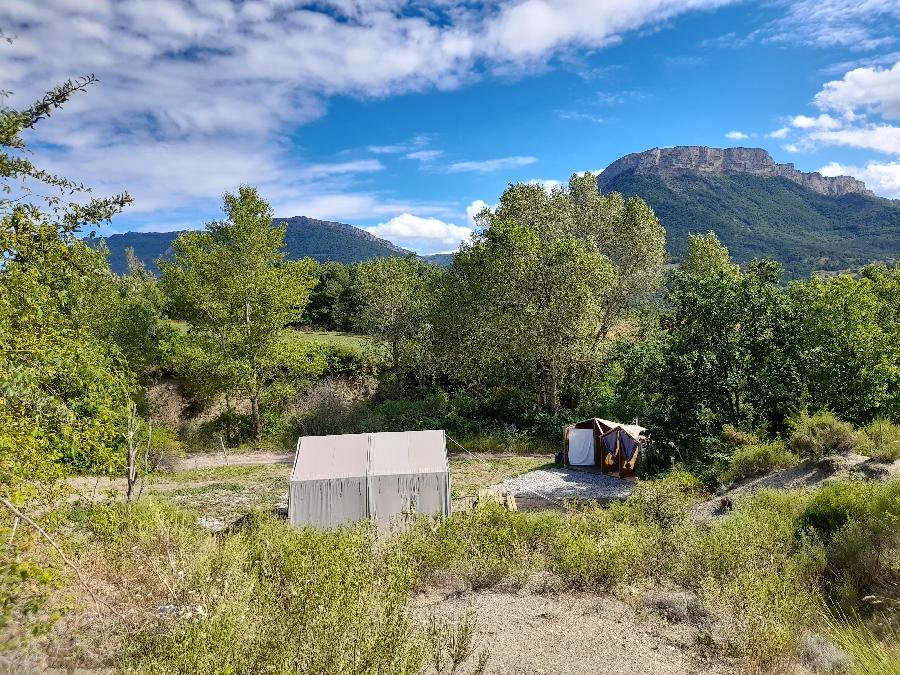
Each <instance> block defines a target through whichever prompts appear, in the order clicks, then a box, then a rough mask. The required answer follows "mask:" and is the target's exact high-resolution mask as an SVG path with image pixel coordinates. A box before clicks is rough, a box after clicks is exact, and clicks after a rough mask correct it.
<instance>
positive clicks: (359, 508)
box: [288, 476, 369, 527]
mask: <svg viewBox="0 0 900 675" xmlns="http://www.w3.org/2000/svg"><path fill="white" fill-rule="evenodd" d="M366 492H367V490H366V478H365V476H351V477H347V478H330V479H320V480H304V481H292V482H291V484H290V491H289V493H288V520H289V521H290V523H291V525H295V526H297V527H303V526H306V525H314V526H317V527H336V526H338V525H346V524H349V523H355V522H356V521H358V520H361V519H363V518H365V517H366V516H367V514H368V510H369V507H368V500H367V495H366Z"/></svg>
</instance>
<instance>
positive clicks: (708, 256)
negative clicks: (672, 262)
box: [678, 232, 740, 276]
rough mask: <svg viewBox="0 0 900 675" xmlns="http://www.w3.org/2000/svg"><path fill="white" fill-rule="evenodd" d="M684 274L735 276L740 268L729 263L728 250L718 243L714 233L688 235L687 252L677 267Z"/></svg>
mask: <svg viewBox="0 0 900 675" xmlns="http://www.w3.org/2000/svg"><path fill="white" fill-rule="evenodd" d="M678 268H679V269H680V270H681V271H682V272H684V273H685V274H692V275H695V276H707V275H710V274H719V273H722V274H729V275H736V274H738V273H739V272H740V268H739V267H738V266H737V265H735V264H734V263H733V262H731V256H729V255H728V249H727V248H725V246H724V245H723V244H722V242H720V241H719V238H718V237H717V236H716V233H715V232H707V233H706V234H689V235H688V251H687V255H685V257H684V260H682V261H681V265H679V267H678Z"/></svg>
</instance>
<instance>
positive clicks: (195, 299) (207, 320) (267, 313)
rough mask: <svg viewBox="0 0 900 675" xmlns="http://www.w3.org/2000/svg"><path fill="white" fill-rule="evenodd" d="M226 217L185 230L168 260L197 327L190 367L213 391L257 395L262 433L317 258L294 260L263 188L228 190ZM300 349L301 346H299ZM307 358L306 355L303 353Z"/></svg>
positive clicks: (253, 403)
mask: <svg viewBox="0 0 900 675" xmlns="http://www.w3.org/2000/svg"><path fill="white" fill-rule="evenodd" d="M224 209H225V213H226V215H227V220H226V221H214V222H211V223H208V224H207V226H206V230H205V231H202V232H186V233H183V234H181V235H179V237H178V239H176V240H175V242H174V244H173V248H174V249H175V256H174V258H173V259H172V260H171V261H169V262H161V263H160V268H161V269H162V285H163V289H164V292H165V294H166V296H167V297H168V298H169V301H170V307H171V312H172V315H173V317H175V318H179V319H183V320H185V321H186V322H187V323H188V325H189V327H190V348H189V354H190V369H191V371H192V373H193V376H194V378H193V379H194V382H195V383H197V382H199V383H200V385H201V388H203V389H204V390H205V391H206V392H207V393H208V394H209V395H212V394H216V393H224V394H226V399H227V401H228V407H229V411H230V399H229V398H228V397H229V396H230V394H231V393H232V392H241V393H242V394H243V395H244V396H245V397H246V398H247V400H248V401H249V403H250V412H251V415H252V417H253V427H254V433H255V436H256V440H257V442H259V441H261V440H262V422H261V416H260V409H259V405H260V399H261V397H262V396H263V394H265V393H266V389H267V388H268V387H269V386H270V385H271V384H272V383H273V381H274V375H275V371H277V370H278V368H279V367H280V365H279V364H280V363H281V359H279V358H277V356H278V354H279V353H283V352H284V351H285V350H287V349H289V347H286V346H285V340H286V333H285V327H286V326H287V325H288V324H291V323H296V322H299V321H300V319H301V316H302V314H303V310H304V308H305V307H306V305H307V303H308V302H309V295H310V291H311V290H312V288H313V286H314V285H315V283H316V276H315V268H316V265H315V262H313V261H312V260H310V259H304V260H300V261H294V262H286V261H285V260H284V253H283V252H282V246H283V243H284V232H285V227H284V225H281V226H273V225H272V211H271V208H270V206H269V205H268V204H267V203H266V202H265V201H264V200H263V199H262V198H260V196H259V195H258V194H257V191H256V189H255V188H252V187H249V186H241V187H240V188H239V189H238V192H237V193H236V194H232V193H226V194H225V196H224ZM297 349H300V348H299V347H298V348H296V349H295V351H296V350H297ZM301 360H302V359H301Z"/></svg>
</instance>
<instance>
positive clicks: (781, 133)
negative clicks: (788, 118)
mask: <svg viewBox="0 0 900 675" xmlns="http://www.w3.org/2000/svg"><path fill="white" fill-rule="evenodd" d="M789 133H791V130H790V129H789V128H788V127H781V128H780V129H776V130H775V131H772V132H770V133H768V134H766V135H767V136H768V137H769V138H787V135H788V134H789Z"/></svg>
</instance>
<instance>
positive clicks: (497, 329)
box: [436, 175, 665, 412]
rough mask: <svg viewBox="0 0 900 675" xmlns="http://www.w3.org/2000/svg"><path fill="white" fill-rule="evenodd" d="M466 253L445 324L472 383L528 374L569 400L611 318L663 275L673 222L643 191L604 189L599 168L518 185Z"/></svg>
mask: <svg viewBox="0 0 900 675" xmlns="http://www.w3.org/2000/svg"><path fill="white" fill-rule="evenodd" d="M479 220H480V224H481V225H482V226H483V227H484V230H483V232H482V233H480V234H477V235H475V236H474V237H473V239H472V241H471V242H470V243H468V244H467V245H465V246H463V248H462V249H461V251H460V252H459V253H458V254H457V255H456V256H455V257H454V263H453V265H452V266H451V268H450V272H449V279H448V288H447V292H446V293H445V302H444V309H443V311H442V316H443V319H442V320H441V326H440V330H438V331H436V332H437V333H438V334H439V335H440V336H441V339H442V340H443V341H444V343H445V345H446V349H449V351H450V354H449V355H448V358H447V363H448V364H452V366H453V367H454V368H455V369H456V370H457V371H458V372H459V376H460V377H462V378H465V379H466V381H467V382H468V384H470V385H472V386H478V385H479V384H480V385H482V386H483V385H484V384H485V382H486V380H487V379H493V381H494V382H497V381H498V380H499V379H507V380H509V379H512V378H517V379H518V380H519V381H521V382H522V383H523V384H525V385H526V386H528V387H530V388H531V389H532V391H533V392H534V395H535V400H536V403H537V404H538V405H539V406H540V407H541V408H543V409H545V410H549V411H551V412H556V411H558V410H559V408H560V406H561V403H562V395H563V389H564V387H565V385H566V383H568V382H571V379H572V377H573V376H574V374H575V373H576V372H577V371H578V370H579V369H583V367H584V365H585V364H586V363H588V362H594V363H596V362H597V359H598V357H599V356H600V355H601V348H602V347H605V345H606V344H607V342H608V338H609V334H610V330H611V329H612V327H613V326H615V325H616V324H617V323H618V322H620V321H621V319H622V318H623V317H624V316H625V315H626V312H627V311H628V310H629V308H630V307H631V306H633V305H634V304H635V303H636V302H637V301H638V300H639V299H640V298H642V297H644V296H646V294H648V293H650V292H652V291H654V290H656V289H657V288H658V287H659V284H660V283H661V281H662V278H663V261H664V256H665V253H664V239H665V233H664V230H663V229H662V227H661V226H660V224H659V222H658V221H657V220H656V218H655V217H654V216H653V212H652V210H651V209H650V208H649V207H648V206H647V205H646V204H645V203H644V202H642V201H641V200H640V199H636V198H635V199H630V200H628V201H627V202H626V201H625V200H623V199H622V197H621V195H618V194H611V195H601V194H599V193H598V192H597V187H596V183H595V181H594V179H593V177H591V176H589V175H584V176H573V177H572V179H571V180H570V181H569V185H568V186H567V187H566V188H559V189H556V190H553V191H551V192H547V191H545V190H544V189H543V188H542V187H540V186H536V185H512V186H510V187H509V188H508V189H507V190H506V192H504V194H503V196H502V197H501V199H500V204H499V206H498V207H497V209H496V210H494V211H490V210H485V211H483V212H482V213H481V214H479Z"/></svg>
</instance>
